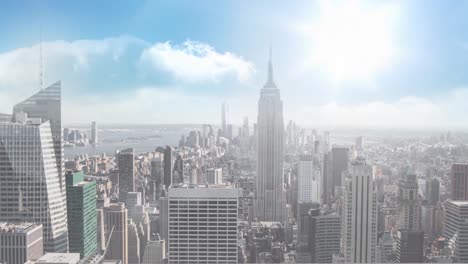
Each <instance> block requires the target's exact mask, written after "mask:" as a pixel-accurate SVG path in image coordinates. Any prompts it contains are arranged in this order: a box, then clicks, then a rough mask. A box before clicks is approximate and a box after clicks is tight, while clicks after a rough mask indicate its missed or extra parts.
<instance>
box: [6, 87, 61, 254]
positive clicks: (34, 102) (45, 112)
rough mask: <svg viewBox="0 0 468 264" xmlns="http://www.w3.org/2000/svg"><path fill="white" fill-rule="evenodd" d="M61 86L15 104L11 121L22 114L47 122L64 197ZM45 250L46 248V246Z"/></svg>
mask: <svg viewBox="0 0 468 264" xmlns="http://www.w3.org/2000/svg"><path fill="white" fill-rule="evenodd" d="M61 87H62V85H61V82H60V81H57V82H55V83H53V84H52V85H50V86H49V87H47V88H45V89H41V90H40V91H39V92H37V93H36V94H34V95H33V96H31V97H29V98H28V99H26V100H24V101H22V102H21V103H18V104H16V105H15V106H14V107H13V121H15V122H16V121H18V120H16V116H17V115H16V114H17V113H20V112H24V113H26V114H27V116H28V118H40V119H41V122H46V121H49V123H50V129H51V136H52V142H53V146H54V156H55V161H56V167H57V169H58V172H59V175H60V178H59V184H60V190H61V191H62V193H63V195H65V173H64V171H63V153H62V151H63V144H62V98H61V97H62V88H61ZM46 250H47V246H46Z"/></svg>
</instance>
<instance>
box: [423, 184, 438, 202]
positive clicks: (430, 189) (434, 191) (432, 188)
mask: <svg viewBox="0 0 468 264" xmlns="http://www.w3.org/2000/svg"><path fill="white" fill-rule="evenodd" d="M439 187H440V183H439V181H438V180H437V179H430V180H426V193H425V197H426V201H427V202H428V203H429V204H431V205H436V204H437V203H438V202H439Z"/></svg>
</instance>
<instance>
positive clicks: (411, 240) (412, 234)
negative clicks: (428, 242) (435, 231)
mask: <svg viewBox="0 0 468 264" xmlns="http://www.w3.org/2000/svg"><path fill="white" fill-rule="evenodd" d="M423 245H424V233H423V232H422V231H419V230H404V229H399V230H398V231H397V235H396V261H397V262H398V263H423V262H424V251H423Z"/></svg>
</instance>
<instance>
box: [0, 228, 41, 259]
mask: <svg viewBox="0 0 468 264" xmlns="http://www.w3.org/2000/svg"><path fill="white" fill-rule="evenodd" d="M43 252H44V244H43V234H42V225H40V224H39V225H37V224H33V223H18V224H8V223H5V222H3V223H0V263H7V264H23V263H25V262H27V261H34V260H37V259H39V258H40V257H42V255H43Z"/></svg>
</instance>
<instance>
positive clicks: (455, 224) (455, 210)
mask: <svg viewBox="0 0 468 264" xmlns="http://www.w3.org/2000/svg"><path fill="white" fill-rule="evenodd" d="M445 213H446V216H445V225H444V237H445V238H446V239H447V240H448V241H449V244H450V245H451V249H452V254H453V259H452V260H453V262H459V263H468V201H448V202H446V203H445Z"/></svg>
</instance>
